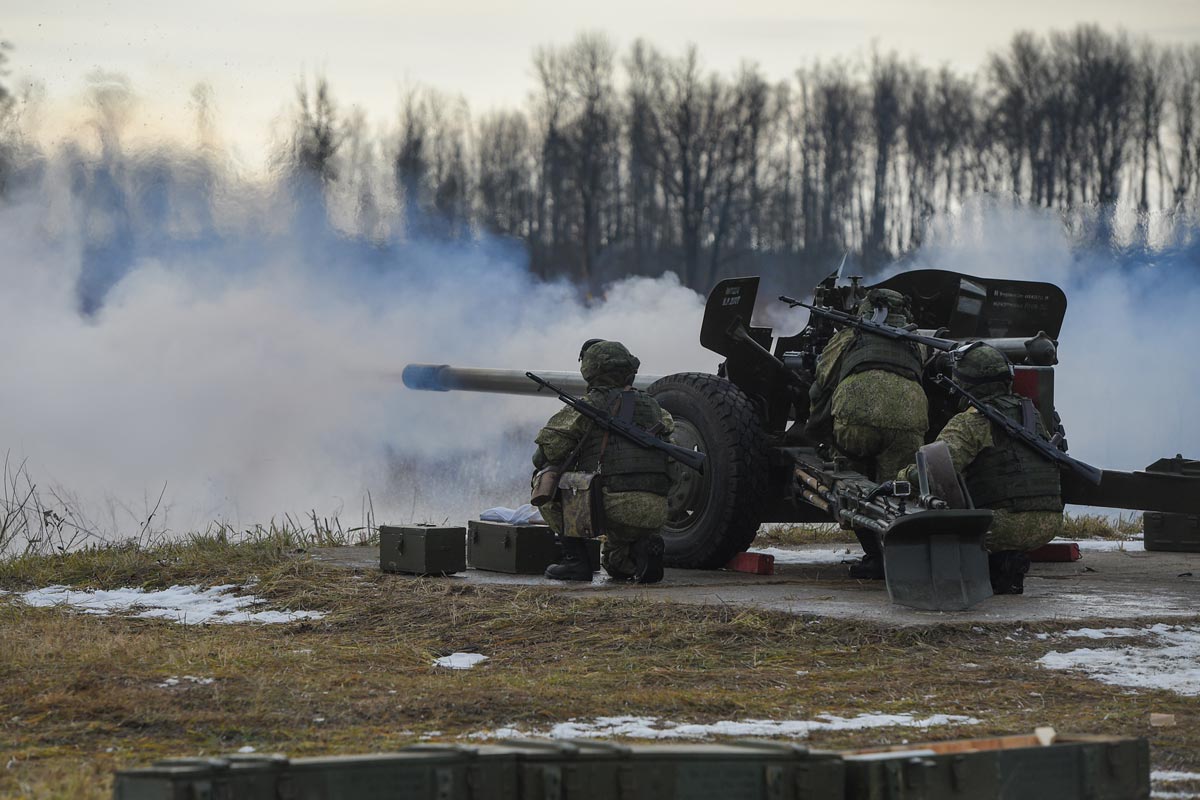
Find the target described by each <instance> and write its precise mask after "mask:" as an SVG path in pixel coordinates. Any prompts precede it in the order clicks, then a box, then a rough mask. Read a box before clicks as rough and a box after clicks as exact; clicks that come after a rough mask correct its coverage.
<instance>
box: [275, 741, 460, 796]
mask: <svg viewBox="0 0 1200 800" xmlns="http://www.w3.org/2000/svg"><path fill="white" fill-rule="evenodd" d="M462 760H463V758H462V755H461V754H459V753H457V752H455V751H453V750H446V751H427V750H423V749H420V748H417V749H415V750H411V751H410V750H405V751H401V752H398V753H380V754H378V755H366V756H331V757H328V758H296V759H293V760H292V762H291V764H290V765H289V767H288V769H287V771H286V772H285V773H284V775H283V777H282V778H281V779H280V781H279V790H278V794H279V797H280V798H281V800H351V798H353V800H400V799H401V798H403V800H408V799H409V798H412V800H456V798H467V797H470V795H469V794H467V787H466V785H465V784H463V783H458V784H456V782H455V777H456V775H461V774H462Z"/></svg>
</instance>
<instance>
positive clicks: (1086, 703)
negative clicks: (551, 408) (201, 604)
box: [0, 536, 1200, 798]
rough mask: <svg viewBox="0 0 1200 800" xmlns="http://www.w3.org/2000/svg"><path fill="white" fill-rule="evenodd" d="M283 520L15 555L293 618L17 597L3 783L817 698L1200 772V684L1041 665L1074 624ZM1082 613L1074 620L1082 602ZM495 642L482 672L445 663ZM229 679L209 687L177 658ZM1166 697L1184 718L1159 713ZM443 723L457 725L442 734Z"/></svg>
mask: <svg viewBox="0 0 1200 800" xmlns="http://www.w3.org/2000/svg"><path fill="white" fill-rule="evenodd" d="M301 549H303V543H300V542H297V541H295V540H294V539H292V538H288V537H286V536H283V537H280V536H261V537H258V538H252V539H250V540H247V541H243V542H236V543H235V542H230V541H228V540H227V538H226V539H225V540H222V539H221V538H220V537H215V536H207V537H195V538H193V539H192V540H191V541H190V542H188V543H184V544H179V545H168V546H162V547H159V548H150V549H148V550H146V551H145V552H140V553H139V552H136V551H135V550H134V549H133V548H121V547H114V548H93V549H92V550H89V551H85V552H81V553H72V554H69V555H60V556H48V557H42V559H41V560H39V559H37V558H32V557H29V558H25V559H21V560H16V561H11V562H6V563H5V564H3V565H2V567H0V586H2V587H3V588H5V589H9V590H17V589H22V588H26V587H29V586H32V585H42V584H44V582H46V581H47V580H49V579H51V578H52V579H53V581H54V582H58V583H71V584H74V585H78V586H94V587H107V588H117V587H120V586H127V585H139V586H163V585H169V584H171V583H205V584H216V583H240V582H248V581H254V583H255V588H254V591H255V593H257V594H259V595H261V596H263V597H265V598H267V599H268V600H269V601H270V602H271V604H272V606H273V607H276V608H292V609H300V608H304V609H315V610H323V611H326V612H328V616H327V617H326V618H325V619H323V620H320V621H316V622H312V621H307V622H299V623H293V624H288V625H279V626H262V627H252V626H232V625H231V626H200V627H185V626H179V625H174V624H171V623H168V622H164V621H158V620H138V619H131V618H121V617H95V616H88V615H81V614H70V613H64V612H61V611H57V610H54V609H37V608H28V607H25V606H23V605H21V604H19V603H16V602H13V601H11V600H4V599H0V640H2V641H3V642H4V651H3V655H0V742H2V743H3V744H0V751H2V752H4V753H6V754H8V755H7V756H6V760H7V768H6V769H3V770H0V796H2V797H71V798H76V797H79V798H107V797H108V796H109V795H110V792H111V783H110V776H111V772H112V770H114V769H117V768H121V767H130V766H140V765H145V764H147V763H149V762H150V761H152V760H154V759H156V758H161V757H167V756H180V755H200V754H209V755H211V754H220V753H228V752H231V751H234V750H236V749H237V748H239V747H241V746H243V745H250V746H253V747H255V748H256V749H257V750H258V751H259V752H284V753H287V754H289V755H313V754H328V753H353V752H368V751H378V750H385V749H391V748H397V747H402V746H404V745H406V744H410V743H412V742H415V741H418V740H420V738H421V737H422V736H423V735H424V736H431V737H433V738H453V737H458V736H463V735H467V734H470V733H472V732H475V731H480V730H488V729H493V728H495V727H497V726H500V725H514V726H517V727H520V728H523V729H535V728H539V727H544V726H548V725H549V724H552V723H553V722H557V721H562V720H565V719H568V718H570V717H581V718H588V717H594V716H607V715H614V714H634V715H650V716H660V717H663V718H665V719H670V720H675V721H688V722H711V721H716V720H721V719H742V718H769V719H811V718H812V717H813V715H815V714H819V713H834V714H839V715H854V714H857V713H865V712H916V713H946V714H963V715H969V716H974V717H976V718H978V719H979V720H981V724H979V725H974V726H961V727H957V728H956V727H952V726H951V727H944V728H938V729H936V730H934V731H931V732H929V733H918V732H915V731H912V730H906V729H891V730H887V729H883V730H874V731H859V732H818V733H815V734H814V735H813V736H812V738H811V740H810V741H811V743H812V744H813V745H815V746H822V747H841V746H852V745H867V744H871V743H876V742H896V741H899V740H901V739H904V738H912V737H920V736H928V737H930V738H951V737H954V736H959V735H967V736H976V735H987V734H999V733H1011V732H1023V731H1028V730H1030V729H1032V728H1033V727H1034V726H1036V725H1043V724H1050V725H1054V726H1055V727H1057V728H1058V729H1059V730H1064V731H1083V732H1095V733H1110V734H1121V735H1139V736H1148V737H1150V738H1151V741H1152V743H1153V747H1154V759H1155V765H1156V767H1157V768H1166V769H1180V770H1190V771H1200V724H1198V723H1200V698H1186V697H1180V696H1177V695H1174V694H1170V693H1167V692H1159V691H1149V692H1142V693H1138V694H1132V693H1126V692H1124V691H1122V690H1114V689H1113V688H1111V687H1106V686H1104V685H1103V684H1100V683H1097V682H1094V681H1090V680H1085V679H1081V678H1078V677H1076V676H1072V675H1068V674H1064V673H1055V672H1046V671H1043V670H1040V669H1038V668H1037V667H1036V666H1035V665H1034V663H1033V662H1034V661H1035V660H1036V659H1037V658H1038V657H1039V656H1040V655H1042V654H1044V653H1045V652H1046V651H1048V650H1050V649H1052V647H1053V642H1047V641H1040V640H1038V639H1036V638H1035V637H1034V636H1033V635H1032V634H1033V633H1035V632H1037V631H1044V630H1045V631H1049V630H1056V629H1059V628H1062V627H1067V626H1065V625H1058V626H1056V625H1053V624H1051V625H1041V626H1029V625H1026V626H1014V625H995V626H980V625H974V626H971V625H945V626H938V627H934V628H920V629H899V630H897V629H890V628H885V627H879V626H874V625H871V624H867V623H863V622H857V621H846V620H825V619H818V618H804V617H795V616H790V615H784V614H775V613H770V612H765V611H754V610H740V609H736V608H729V607H724V606H722V607H695V606H682V605H664V604H659V603H650V604H647V603H639V602H636V601H631V600H623V599H604V598H590V599H577V598H574V597H568V596H565V595H563V594H562V593H559V592H556V591H554V590H550V589H541V588H529V587H526V588H514V587H485V586H477V585H476V586H473V585H467V584H463V583H462V582H461V581H456V580H453V579H426V580H422V579H411V578H406V577H402V576H395V575H384V574H381V573H375V572H366V573H355V572H354V571H351V570H345V569H339V568H336V567H331V566H327V565H324V564H321V563H319V562H317V561H315V560H312V559H310V558H308V557H306V556H305V555H304V554H303V553H297V552H296V551H297V550H301ZM1075 624H1076V625H1077V623H1075ZM456 651H477V652H481V653H484V654H486V655H488V656H489V657H490V660H489V661H487V662H485V663H484V664H483V665H481V666H479V667H477V668H475V669H473V670H470V671H465V672H452V671H446V670H440V669H436V668H434V667H432V666H431V663H432V661H433V659H434V658H435V657H436V656H438V655H444V654H447V653H450V652H456ZM184 675H193V676H198V677H205V678H213V679H214V680H213V682H212V683H211V684H207V685H200V684H195V683H190V682H187V681H184V682H181V683H180V684H179V685H176V686H170V687H163V686H161V684H162V683H164V682H165V679H166V678H168V677H179V676H184ZM1151 712H1163V713H1173V714H1175V715H1176V718H1177V720H1178V724H1177V726H1176V727H1173V728H1150V727H1149V716H1150V713H1151ZM435 732H439V733H436V734H435Z"/></svg>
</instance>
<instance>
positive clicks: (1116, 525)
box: [1062, 512, 1142, 539]
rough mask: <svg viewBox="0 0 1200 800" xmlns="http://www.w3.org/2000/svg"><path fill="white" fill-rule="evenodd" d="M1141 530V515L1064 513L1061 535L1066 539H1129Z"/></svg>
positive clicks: (1134, 513)
mask: <svg viewBox="0 0 1200 800" xmlns="http://www.w3.org/2000/svg"><path fill="white" fill-rule="evenodd" d="M1141 532H1142V515H1141V514H1139V513H1136V512H1133V513H1129V514H1118V515H1117V516H1115V517H1113V516H1110V515H1108V514H1069V513H1068V514H1064V515H1063V534H1062V535H1063V537H1064V538H1067V539H1130V538H1132V537H1134V536H1136V535H1138V534H1140V533H1141Z"/></svg>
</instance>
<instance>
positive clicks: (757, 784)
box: [567, 741, 845, 800]
mask: <svg viewBox="0 0 1200 800" xmlns="http://www.w3.org/2000/svg"><path fill="white" fill-rule="evenodd" d="M629 750H630V751H631V752H630V753H629V755H627V756H626V757H625V758H624V759H623V763H622V764H621V765H620V766H619V768H618V773H617V785H616V787H615V788H616V789H617V792H616V794H615V795H614V794H613V793H608V794H605V795H602V796H604V797H614V796H615V797H619V798H630V800H655V798H664V799H668V800H826V798H829V799H830V800H832V799H833V798H837V799H838V800H840V798H841V797H842V794H843V792H844V786H845V768H844V767H843V765H842V761H841V759H840V758H838V757H837V756H835V755H834V754H832V753H819V752H813V751H810V750H808V749H807V748H805V747H800V746H798V745H793V744H790V743H786V742H768V741H735V742H731V743H727V744H665V745H635V746H633V747H631V748H629ZM567 796H568V797H570V795H567ZM600 796H601V795H597V797H598V798H599V797H600Z"/></svg>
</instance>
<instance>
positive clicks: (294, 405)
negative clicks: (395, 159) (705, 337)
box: [0, 136, 716, 536]
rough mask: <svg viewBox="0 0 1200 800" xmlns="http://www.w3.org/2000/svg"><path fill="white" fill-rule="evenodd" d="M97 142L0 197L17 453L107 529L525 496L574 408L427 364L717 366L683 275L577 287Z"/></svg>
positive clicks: (210, 169)
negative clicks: (419, 380) (561, 421)
mask: <svg viewBox="0 0 1200 800" xmlns="http://www.w3.org/2000/svg"><path fill="white" fill-rule="evenodd" d="M102 138H103V141H102V142H101V145H102V146H101V148H100V149H99V152H98V153H94V152H93V153H89V152H88V151H86V150H85V149H83V148H81V147H66V148H64V149H62V150H61V151H59V152H58V153H57V154H55V155H54V156H53V157H52V158H50V159H48V160H47V161H45V162H44V163H41V164H40V165H39V166H38V168H37V170H36V171H35V172H34V174H33V175H32V176H29V175H26V176H25V179H24V180H23V184H24V188H23V189H22V190H21V191H19V192H18V193H17V194H16V195H14V196H12V197H10V198H9V199H8V200H7V201H6V202H4V203H3V204H0V241H3V242H5V246H4V248H3V250H2V251H0V279H2V280H3V282H4V286H5V290H4V291H3V293H0V336H2V337H3V341H5V342H7V343H8V348H7V351H6V358H5V366H6V368H7V369H6V372H7V376H8V380H7V382H6V387H5V389H4V390H3V391H2V392H0V447H2V448H3V449H4V450H6V451H7V452H8V455H9V459H10V463H13V464H16V463H21V462H24V463H25V465H26V469H27V471H28V473H29V474H30V475H32V476H33V477H34V479H35V480H37V481H39V482H41V484H42V485H43V486H44V487H47V486H48V487H52V488H53V491H54V493H55V494H57V495H58V496H59V497H61V498H63V499H64V500H67V501H69V502H71V503H73V504H74V505H75V506H76V508H77V510H79V511H80V512H81V513H83V514H85V515H86V517H87V518H88V519H90V520H91V521H92V522H93V523H94V524H95V526H96V529H97V530H99V531H102V532H104V533H105V534H106V535H110V536H122V535H128V534H129V532H130V529H131V528H132V529H133V530H134V531H136V530H137V526H138V524H139V523H140V521H141V520H143V518H144V515H145V513H146V511H147V510H148V509H150V508H152V507H153V506H154V505H155V503H156V501H157V498H158V496H159V494H160V493H163V496H164V509H163V510H160V514H159V517H158V521H157V522H156V527H158V526H164V527H165V528H166V529H168V530H170V531H173V532H180V531H186V530H190V529H196V528H203V527H204V526H205V525H206V524H207V523H209V522H212V521H220V522H224V523H227V524H230V525H233V526H234V527H238V528H240V527H246V526H250V525H253V524H256V523H266V522H268V521H270V520H271V519H279V518H281V517H282V515H284V514H285V513H290V514H293V515H298V516H303V515H306V514H308V513H310V512H311V511H315V512H316V513H317V514H318V515H319V516H322V517H326V516H333V515H337V514H341V515H343V517H348V518H349V521H350V522H354V521H356V520H357V518H358V516H359V514H360V513H361V509H362V508H363V505H364V503H365V499H366V498H367V496H368V495H369V496H370V499H371V502H372V504H373V507H374V511H375V517H376V519H377V520H379V521H382V522H389V521H407V520H417V521H420V520H436V521H440V520H442V519H446V518H450V519H460V520H461V519H463V518H465V517H466V516H468V515H474V514H475V513H477V512H478V511H479V510H481V509H482V508H485V507H488V506H490V505H497V504H504V505H515V504H519V503H521V502H523V501H524V499H525V496H526V493H527V491H528V489H527V487H528V483H527V479H528V475H529V470H530V464H529V455H530V453H531V451H532V443H531V439H532V435H533V431H534V430H536V425H537V423H538V422H539V421H540V420H543V419H545V418H546V417H547V416H548V415H549V414H550V413H552V412H553V411H554V410H556V408H557V403H555V402H554V401H552V400H547V399H540V398H534V399H523V398H511V397H503V396H487V395H477V394H464V393H451V394H431V393H421V392H412V391H409V390H407V389H405V388H403V386H402V385H401V384H400V382H399V374H400V370H401V369H402V367H403V366H404V364H406V363H408V362H410V361H428V362H437V363H451V364H456V365H462V366H492V367H503V368H513V369H522V370H524V369H537V368H542V369H571V368H573V366H574V365H575V356H576V354H577V352H578V348H579V344H580V342H581V341H582V340H584V339H586V338H589V337H593V336H599V337H607V338H614V339H620V340H622V341H624V342H626V343H627V344H628V346H629V347H630V348H631V349H632V350H633V351H634V352H635V353H637V354H638V355H639V357H640V358H641V359H642V362H643V365H644V366H643V371H645V372H647V373H652V372H662V373H666V372H671V371H677V370H680V369H700V370H708V371H711V370H713V369H714V368H715V364H716V357H715V356H714V355H712V354H709V353H706V352H705V351H703V350H702V349H701V348H700V347H699V344H698V341H697V336H698V331H699V323H700V316H701V311H702V300H701V299H700V298H699V297H698V296H697V295H696V294H695V293H694V292H691V291H690V290H686V289H684V288H682V287H681V286H680V285H679V283H678V281H677V280H675V279H674V278H673V276H665V277H662V278H657V279H652V278H631V279H628V280H624V281H621V282H619V283H617V284H615V285H613V286H610V287H608V289H607V291H606V292H605V294H604V296H603V297H599V298H593V299H587V298H581V296H580V295H579V293H578V291H577V290H576V289H575V288H574V287H571V286H569V285H566V284H563V283H543V282H539V281H537V280H535V279H534V278H533V277H532V276H530V274H529V273H528V271H527V270H526V268H525V265H524V261H523V259H522V257H521V256H520V254H519V250H518V249H517V248H515V247H513V246H511V245H509V244H507V243H504V242H499V241H494V240H490V239H488V238H486V237H480V238H478V239H474V240H471V241H468V242H459V243H445V242H433V241H422V240H409V241H406V240H402V239H400V238H398V237H388V238H378V237H377V238H374V239H365V238H364V237H361V236H355V235H348V234H347V233H346V232H344V231H342V230H338V229H335V228H334V227H332V226H331V225H330V223H328V222H327V220H328V219H329V217H330V215H329V214H326V213H325V209H324V207H323V205H322V201H321V199H320V196H321V195H320V190H319V189H318V188H316V187H312V186H306V185H305V184H303V183H302V182H296V181H293V180H289V179H285V178H278V179H276V180H275V181H273V182H270V181H269V182H261V181H260V182H255V181H250V180H246V179H242V178H238V177H236V176H235V175H234V174H232V173H231V172H230V171H228V169H227V168H226V167H225V166H224V165H223V164H222V163H221V162H220V161H219V160H216V159H213V158H211V157H208V156H200V155H197V154H194V153H189V152H185V151H180V150H178V149H171V148H167V147H163V148H160V149H158V150H155V151H148V152H137V153H123V152H122V151H121V150H120V148H119V146H118V145H117V144H116V142H115V137H109V136H106V137H102ZM164 487H165V492H164ZM164 511H165V514H164V513H163V512H164Z"/></svg>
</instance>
